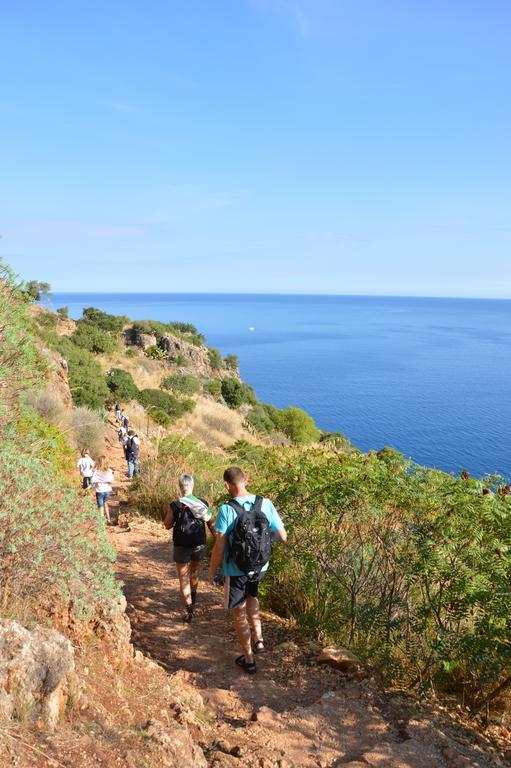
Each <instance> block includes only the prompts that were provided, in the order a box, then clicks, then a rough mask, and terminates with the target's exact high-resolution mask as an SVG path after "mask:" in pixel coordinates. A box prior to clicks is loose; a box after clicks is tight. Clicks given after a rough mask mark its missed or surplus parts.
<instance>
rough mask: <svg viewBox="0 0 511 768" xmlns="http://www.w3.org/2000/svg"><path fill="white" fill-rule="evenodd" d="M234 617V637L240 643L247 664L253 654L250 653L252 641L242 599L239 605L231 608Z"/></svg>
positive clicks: (252, 657) (245, 604) (245, 605)
mask: <svg viewBox="0 0 511 768" xmlns="http://www.w3.org/2000/svg"><path fill="white" fill-rule="evenodd" d="M232 615H233V619H234V630H235V632H236V637H237V638H238V642H239V644H240V645H241V650H242V651H243V656H244V657H245V661H246V662H247V664H252V663H253V661H254V656H253V654H252V643H251V642H250V624H249V623H248V618H247V601H246V600H244V601H243V602H242V603H241V605H238V606H237V607H236V608H233V609H232Z"/></svg>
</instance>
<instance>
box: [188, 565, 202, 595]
mask: <svg viewBox="0 0 511 768" xmlns="http://www.w3.org/2000/svg"><path fill="white" fill-rule="evenodd" d="M199 565H200V562H199V561H198V560H191V561H190V597H191V600H192V605H195V601H196V600H197V587H198V586H199Z"/></svg>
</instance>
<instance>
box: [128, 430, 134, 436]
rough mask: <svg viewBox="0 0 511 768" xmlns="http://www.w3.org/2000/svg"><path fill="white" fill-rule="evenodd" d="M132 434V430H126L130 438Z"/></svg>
mask: <svg viewBox="0 0 511 768" xmlns="http://www.w3.org/2000/svg"><path fill="white" fill-rule="evenodd" d="M134 434H135V433H134V432H133V430H132V429H128V435H129V436H130V437H133V435H134Z"/></svg>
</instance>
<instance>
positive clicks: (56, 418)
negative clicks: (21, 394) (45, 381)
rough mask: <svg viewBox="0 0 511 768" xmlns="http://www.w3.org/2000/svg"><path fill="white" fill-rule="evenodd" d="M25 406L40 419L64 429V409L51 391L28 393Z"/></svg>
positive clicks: (66, 417)
mask: <svg viewBox="0 0 511 768" xmlns="http://www.w3.org/2000/svg"><path fill="white" fill-rule="evenodd" d="M26 401H27V404H28V405H30V406H31V407H32V408H33V409H34V411H35V412H36V413H38V414H39V416H40V417H41V418H42V419H45V420H46V421H49V422H50V424H54V425H55V426H56V427H60V428H64V426H65V425H66V424H67V421H68V413H67V411H66V407H65V405H64V403H63V402H62V399H61V398H60V397H59V395H58V394H57V393H56V392H54V391H52V390H51V389H49V388H48V389H40V390H31V391H29V393H28V395H27V398H26Z"/></svg>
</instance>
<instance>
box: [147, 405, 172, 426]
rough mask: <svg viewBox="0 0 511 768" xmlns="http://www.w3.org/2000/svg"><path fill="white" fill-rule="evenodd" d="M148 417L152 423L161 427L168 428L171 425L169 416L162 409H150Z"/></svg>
mask: <svg viewBox="0 0 511 768" xmlns="http://www.w3.org/2000/svg"><path fill="white" fill-rule="evenodd" d="M149 415H150V416H151V419H152V420H153V421H155V422H156V423H157V424H160V425H161V426H162V427H170V425H171V424H172V419H171V418H170V416H169V414H168V413H167V412H166V411H164V410H163V409H162V408H152V409H151V410H150V411H149Z"/></svg>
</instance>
